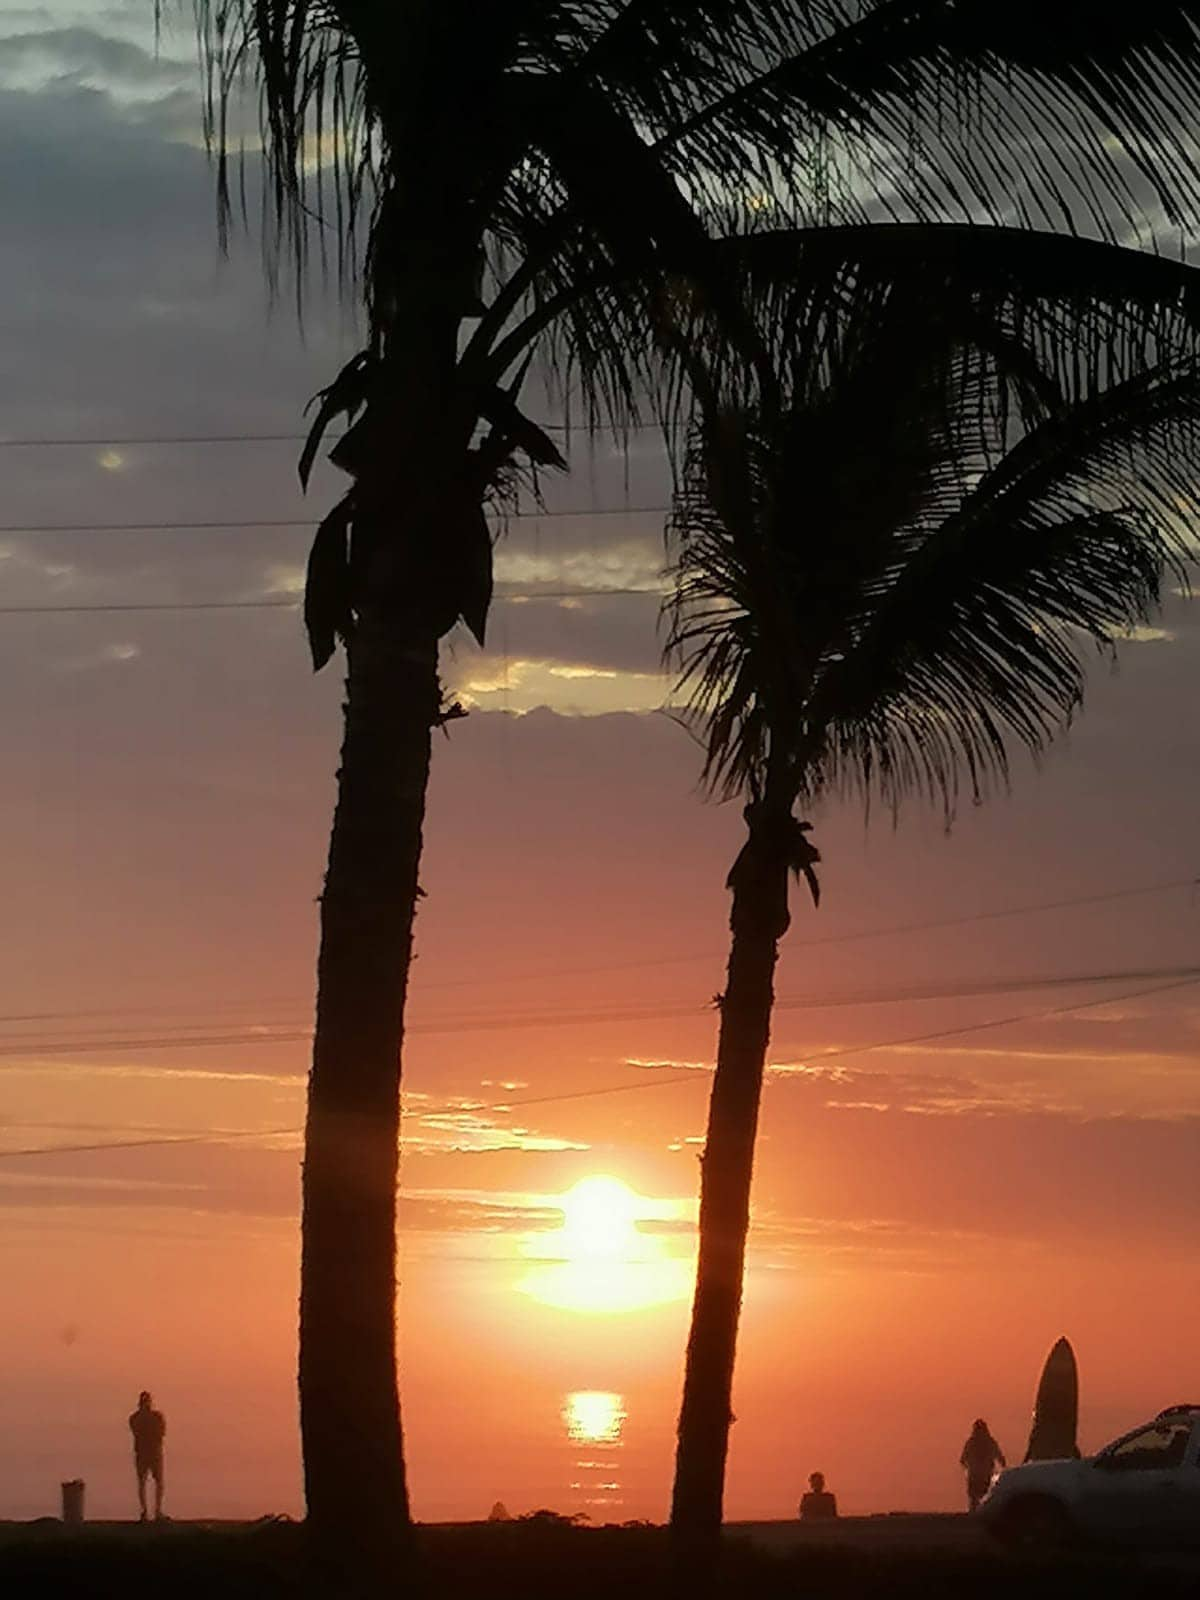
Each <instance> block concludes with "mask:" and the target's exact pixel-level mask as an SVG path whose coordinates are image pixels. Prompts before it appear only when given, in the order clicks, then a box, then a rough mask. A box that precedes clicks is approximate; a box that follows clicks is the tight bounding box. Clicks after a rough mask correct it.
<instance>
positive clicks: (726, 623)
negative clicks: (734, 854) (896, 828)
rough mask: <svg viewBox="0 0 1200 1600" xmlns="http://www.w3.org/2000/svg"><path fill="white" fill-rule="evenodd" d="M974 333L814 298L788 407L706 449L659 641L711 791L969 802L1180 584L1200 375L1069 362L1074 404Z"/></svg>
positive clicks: (687, 484)
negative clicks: (963, 798)
mask: <svg viewBox="0 0 1200 1600" xmlns="http://www.w3.org/2000/svg"><path fill="white" fill-rule="evenodd" d="M979 304H980V303H979V301H978V299H977V300H976V302H975V310H977V311H978V310H979ZM966 309H968V306H967V305H966V304H965V303H960V304H959V305H958V306H953V305H949V304H948V303H947V302H946V301H944V300H943V299H942V298H941V297H940V295H936V294H935V295H931V293H930V286H929V284H928V283H926V284H924V285H918V284H916V283H915V282H914V281H912V280H911V279H910V280H907V281H904V282H901V283H899V284H893V285H892V286H891V288H890V289H887V290H884V289H880V288H877V287H874V286H872V287H871V288H870V289H869V290H868V292H865V293H864V292H863V289H862V285H860V286H859V288H858V291H857V292H856V291H855V289H854V288H853V287H852V286H847V292H846V293H845V294H844V295H843V296H842V297H841V299H840V300H837V301H834V302H832V303H826V305H825V306H824V307H823V308H822V307H819V306H814V304H813V297H812V295H811V294H810V295H809V296H807V297H806V313H807V316H808V322H807V336H806V337H805V338H804V339H803V340H801V341H799V342H797V343H796V345H795V347H794V349H793V353H792V356H791V359H790V363H789V369H788V371H787V373H786V376H785V379H784V382H783V386H782V389H781V396H782V398H780V397H776V400H777V403H776V404H774V405H773V406H764V405H762V404H759V405H757V406H752V407H741V408H727V409H723V410H719V411H717V412H716V413H715V414H710V415H708V416H706V417H705V418H704V419H703V421H702V422H701V423H700V424H699V425H698V427H697V429H696V431H695V433H694V434H693V437H692V440H691V444H690V448H689V451H688V454H687V462H686V467H685V472H684V477H683V482H682V485H681V491H680V493H679V495H678V497H677V499H676V504H675V510H674V516H673V532H674V536H675V539H676V541H677V545H678V552H679V556H678V568H677V578H678V586H677V592H676V595H675V597H674V601H673V604H672V610H671V619H670V633H669V643H670V646H671V648H672V650H673V651H674V653H675V656H676V658H677V659H678V660H679V661H680V663H681V667H682V674H683V682H684V686H685V688H686V689H687V690H688V691H689V693H690V699H689V716H690V718H691V719H692V721H693V722H694V723H696V724H699V725H700V726H701V727H702V728H703V730H704V738H705V742H706V751H707V776H708V779H709V781H710V783H711V784H712V785H713V786H714V787H715V788H716V789H717V790H719V791H721V792H724V793H727V794H728V793H734V792H746V793H748V794H749V795H751V796H752V797H759V796H761V795H762V794H763V793H764V792H765V790H766V788H767V786H768V782H769V773H770V771H771V770H774V771H775V773H776V781H778V782H781V783H782V784H783V785H784V787H785V788H786V789H787V790H788V791H789V803H790V802H791V801H795V800H796V799H799V800H800V801H801V802H802V803H803V804H805V805H808V804H811V803H812V802H813V801H815V800H817V799H819V798H820V797H821V796H822V795H823V794H824V793H826V792H827V791H829V790H831V789H839V788H844V787H846V786H858V787H860V788H861V789H863V790H865V791H867V792H868V793H870V792H874V793H876V794H877V795H879V796H881V797H882V798H883V800H884V801H885V802H886V803H887V804H889V805H891V806H893V807H894V806H895V805H896V804H898V802H899V801H900V799H901V798H902V796H903V795H904V794H905V793H906V792H909V791H913V790H915V791H919V792H923V793H925V794H926V795H932V796H934V797H936V798H938V799H939V800H940V801H941V802H942V803H943V805H944V806H946V807H947V808H952V807H953V805H954V802H955V800H956V798H957V796H958V794H959V791H960V785H961V783H962V781H963V780H964V779H965V781H966V783H967V785H968V787H969V790H970V793H971V794H972V796H973V797H975V798H978V797H979V795H980V794H981V793H982V792H983V791H984V789H985V788H986V787H987V785H988V783H989V781H992V780H995V779H1003V778H1004V777H1005V775H1006V773H1007V764H1008V752H1009V748H1010V746H1011V745H1012V744H1013V743H1014V742H1015V743H1016V744H1018V745H1024V746H1025V747H1027V748H1029V749H1031V750H1032V751H1034V752H1035V753H1036V752H1038V751H1039V750H1041V749H1042V748H1043V746H1044V745H1045V743H1046V742H1047V740H1048V739H1049V738H1050V737H1052V735H1053V734H1054V732H1055V731H1056V730H1058V729H1059V728H1061V727H1062V726H1063V725H1064V724H1065V723H1066V722H1067V721H1068V720H1069V718H1070V716H1071V714H1072V712H1073V711H1074V709H1075V708H1076V706H1077V705H1078V704H1079V702H1080V699H1081V697H1082V693H1083V687H1084V678H1085V651H1086V649H1087V648H1088V647H1091V646H1097V645H1098V646H1100V647H1101V648H1102V649H1108V650H1111V648H1112V647H1113V645H1114V643H1115V642H1116V640H1117V639H1118V638H1119V636H1120V635H1121V633H1122V632H1123V631H1126V630H1128V629H1129V628H1130V627H1131V626H1133V625H1135V624H1137V623H1140V622H1146V621H1148V620H1149V619H1150V617H1151V616H1152V615H1153V614H1154V613H1155V611H1156V610H1157V607H1158V605H1159V601H1160V598H1161V592H1162V584H1163V579H1164V575H1165V574H1166V573H1168V572H1169V573H1173V574H1174V575H1175V576H1177V577H1179V578H1182V576H1183V564H1184V562H1185V559H1186V556H1187V554H1188V551H1189V530H1190V527H1191V520H1190V517H1191V508H1192V505H1193V499H1192V496H1193V494H1194V485H1195V481H1196V474H1197V470H1198V468H1200V459H1198V443H1200V433H1198V424H1200V367H1198V366H1197V362H1196V358H1195V355H1194V354H1189V353H1186V352H1184V353H1176V354H1164V355H1163V358H1162V359H1161V360H1159V359H1155V352H1154V350H1153V349H1152V348H1149V349H1148V348H1147V347H1145V346H1143V347H1141V351H1140V356H1141V359H1137V358H1136V357H1135V358H1134V359H1132V360H1129V359H1124V362H1123V356H1124V358H1129V357H1130V356H1131V355H1132V354H1133V352H1132V351H1131V350H1130V349H1129V348H1127V349H1126V350H1125V351H1124V353H1123V356H1122V353H1121V352H1120V351H1118V350H1117V349H1116V348H1115V347H1113V346H1111V345H1110V346H1109V347H1108V352H1107V356H1106V357H1105V358H1104V359H1103V360H1098V361H1096V362H1094V363H1093V362H1089V361H1088V360H1087V358H1086V346H1085V345H1084V344H1083V342H1082V340H1081V339H1078V338H1077V339H1076V342H1075V344H1074V346H1073V349H1074V352H1075V354H1076V356H1077V357H1078V358H1079V359H1080V365H1081V368H1082V369H1084V370H1081V371H1079V372H1078V373H1076V374H1075V376H1074V379H1073V381H1070V380H1068V379H1067V378H1066V376H1065V374H1064V375H1063V377H1062V378H1061V379H1060V380H1058V381H1056V380H1055V378H1054V377H1052V376H1051V374H1050V372H1049V370H1048V369H1047V367H1046V366H1044V365H1042V364H1039V361H1038V360H1037V358H1036V355H1035V354H1034V351H1033V350H1032V349H1031V348H1030V346H1029V345H1024V346H1017V348H1016V349H1014V348H1013V347H1012V346H1005V345H1004V344H1003V343H1001V342H1000V341H998V340H997V339H996V337H995V335H996V332H997V329H998V327H999V326H1002V325H1003V322H1002V319H1001V320H1000V321H998V320H997V319H996V317H995V310H996V307H995V306H994V305H993V306H991V307H990V308H988V314H987V317H986V318H983V317H977V318H976V319H975V320H974V321H971V320H968V319H966V318H964V317H963V315H962V312H963V311H964V310H966ZM1025 331H1026V333H1027V334H1028V333H1029V332H1030V331H1031V328H1030V327H1027V328H1026V330H1025ZM1043 331H1044V330H1043ZM1018 352H1019V353H1018ZM1026 356H1028V357H1030V358H1031V359H1030V360H1029V361H1028V363H1026V362H1025V360H1024V357H1026ZM1123 364H1124V366H1125V370H1124V371H1122V365H1123ZM1089 366H1090V367H1091V369H1092V370H1091V371H1090V372H1088V371H1087V370H1086V369H1087V367H1089Z"/></svg>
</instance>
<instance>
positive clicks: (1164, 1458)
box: [1099, 1422, 1192, 1472]
mask: <svg viewBox="0 0 1200 1600" xmlns="http://www.w3.org/2000/svg"><path fill="white" fill-rule="evenodd" d="M1191 1432H1192V1424H1191V1423H1190V1422H1156V1423H1154V1424H1153V1425H1152V1426H1151V1427H1149V1428H1143V1429H1142V1430H1141V1432H1140V1433H1135V1434H1132V1435H1131V1436H1130V1437H1129V1438H1128V1439H1122V1441H1121V1442H1120V1444H1116V1445H1113V1446H1112V1447H1111V1449H1108V1450H1106V1451H1105V1452H1104V1454H1103V1455H1102V1456H1101V1457H1100V1458H1099V1459H1100V1461H1101V1462H1102V1464H1103V1465H1104V1466H1105V1467H1106V1468H1108V1469H1109V1470H1110V1471H1113V1472H1145V1471H1153V1470H1155V1469H1161V1468H1164V1467H1166V1468H1170V1467H1179V1466H1182V1465H1183V1458H1184V1455H1185V1453H1186V1451H1187V1443H1188V1439H1189V1437H1190V1436H1191Z"/></svg>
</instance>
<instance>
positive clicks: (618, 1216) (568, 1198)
mask: <svg viewBox="0 0 1200 1600" xmlns="http://www.w3.org/2000/svg"><path fill="white" fill-rule="evenodd" d="M562 1208H563V1227H562V1243H563V1247H564V1249H565V1251H566V1253H567V1255H568V1256H569V1257H570V1258H571V1260H573V1261H597V1260H599V1261H615V1260H621V1259H628V1258H629V1257H630V1256H631V1255H632V1254H634V1253H636V1251H637V1248H638V1246H639V1244H640V1243H641V1237H640V1235H639V1233H638V1230H637V1220H636V1219H637V1217H638V1215H639V1211H638V1197H637V1195H636V1194H635V1193H634V1192H633V1190H632V1189H631V1188H630V1187H629V1185H628V1184H627V1183H622V1182H621V1180H620V1179H619V1178H610V1177H607V1176H606V1175H604V1174H598V1175H597V1176H596V1177H594V1178H581V1179H580V1181H579V1182H578V1183H577V1184H576V1185H575V1187H574V1188H573V1189H568V1190H567V1192H566V1194H565V1195H563V1197H562Z"/></svg>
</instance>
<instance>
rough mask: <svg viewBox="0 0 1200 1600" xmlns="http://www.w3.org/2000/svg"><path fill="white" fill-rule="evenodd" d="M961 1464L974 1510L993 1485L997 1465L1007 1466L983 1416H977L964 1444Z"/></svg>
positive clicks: (969, 1506)
mask: <svg viewBox="0 0 1200 1600" xmlns="http://www.w3.org/2000/svg"><path fill="white" fill-rule="evenodd" d="M958 1462H959V1465H960V1466H961V1467H963V1468H965V1470H966V1474H967V1506H968V1509H969V1510H971V1511H974V1510H975V1508H976V1507H977V1506H978V1505H979V1502H980V1501H981V1500H982V1499H983V1497H984V1496H985V1495H986V1494H987V1492H988V1490H989V1489H990V1488H991V1486H992V1479H993V1478H994V1477H995V1475H996V1468H997V1467H1006V1466H1007V1465H1008V1462H1007V1461H1005V1459H1004V1451H1003V1450H1001V1448H1000V1446H999V1445H998V1444H997V1443H996V1441H995V1439H993V1438H992V1434H991V1429H990V1428H989V1427H988V1425H987V1423H986V1422H985V1421H984V1420H983V1418H982V1417H976V1419H975V1424H974V1426H973V1427H972V1429H971V1436H970V1438H969V1439H968V1440H967V1442H966V1444H965V1445H963V1448H962V1455H961V1456H959V1458H958Z"/></svg>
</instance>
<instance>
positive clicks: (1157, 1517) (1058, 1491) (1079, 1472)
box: [978, 1405, 1200, 1547]
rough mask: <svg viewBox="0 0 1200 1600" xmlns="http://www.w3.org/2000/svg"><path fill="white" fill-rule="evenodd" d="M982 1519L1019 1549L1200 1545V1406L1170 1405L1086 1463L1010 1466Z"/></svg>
mask: <svg viewBox="0 0 1200 1600" xmlns="http://www.w3.org/2000/svg"><path fill="white" fill-rule="evenodd" d="M978 1515H979V1517H980V1520H981V1521H982V1522H983V1524H984V1526H985V1527H986V1528H987V1529H988V1531H989V1532H990V1533H993V1534H995V1535H996V1537H997V1538H999V1539H1002V1540H1003V1541H1005V1542H1006V1543H1011V1544H1021V1545H1047V1544H1061V1543H1063V1542H1065V1541H1067V1540H1069V1539H1072V1538H1085V1539H1097V1540H1101V1539H1103V1540H1117V1541H1123V1542H1128V1543H1138V1544H1151V1545H1160V1546H1171V1547H1179V1546H1184V1545H1192V1546H1200V1405H1187V1406H1169V1407H1168V1408H1167V1410H1166V1411H1160V1412H1159V1414H1158V1416H1157V1417H1155V1419H1154V1420H1153V1422H1148V1423H1145V1424H1143V1426H1142V1427H1140V1428H1135V1429H1134V1431H1133V1432H1132V1433H1126V1434H1123V1435H1122V1437H1121V1438H1119V1439H1116V1440H1114V1441H1113V1443H1112V1444H1110V1445H1106V1446H1105V1447H1104V1449H1103V1450H1101V1451H1100V1452H1099V1453H1098V1454H1097V1455H1094V1456H1086V1457H1084V1458H1083V1459H1082V1460H1079V1461H1029V1462H1027V1463H1026V1464H1025V1465H1024V1466H1021V1467H1009V1468H1008V1469H1007V1471H1005V1472H1002V1473H1001V1474H1000V1475H999V1477H998V1478H997V1479H996V1480H995V1482H994V1483H993V1484H992V1487H991V1490H990V1492H989V1494H988V1496H987V1498H986V1499H985V1500H984V1502H983V1504H982V1505H981V1506H980V1508H979V1512H978Z"/></svg>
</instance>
